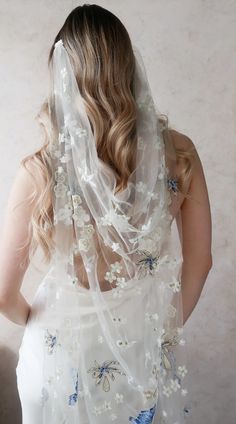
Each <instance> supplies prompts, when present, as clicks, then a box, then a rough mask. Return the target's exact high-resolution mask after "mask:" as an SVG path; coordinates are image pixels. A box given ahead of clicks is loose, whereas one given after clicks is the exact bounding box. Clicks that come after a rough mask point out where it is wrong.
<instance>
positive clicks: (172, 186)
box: [167, 177, 179, 195]
mask: <svg viewBox="0 0 236 424" xmlns="http://www.w3.org/2000/svg"><path fill="white" fill-rule="evenodd" d="M167 185H168V189H169V190H170V191H172V192H173V193H174V194H175V195H177V192H178V191H179V188H178V179H177V178H171V177H169V178H168V179H167Z"/></svg>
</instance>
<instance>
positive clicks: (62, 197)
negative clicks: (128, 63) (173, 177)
mask: <svg viewBox="0 0 236 424" xmlns="http://www.w3.org/2000/svg"><path fill="white" fill-rule="evenodd" d="M134 54H135V65H136V68H135V81H134V96H135V101H136V105H137V121H136V122H137V124H136V134H137V145H136V149H135V148H134V152H135V151H136V152H137V153H136V166H135V170H134V171H133V173H132V174H131V175H130V177H129V180H128V184H127V187H126V188H125V189H124V190H123V191H120V192H118V193H116V191H115V189H116V178H115V174H114V172H113V171H112V170H111V168H110V167H109V166H108V165H107V164H105V163H104V162H103V161H101V160H100V159H99V157H98V154H97V150H96V142H95V137H94V134H93V131H92V128H91V125H90V121H89V119H88V115H87V113H86V109H85V106H84V102H83V98H82V96H81V94H80V90H79V87H78V84H77V81H76V79H75V76H74V72H73V68H72V65H71V62H70V59H69V56H68V54H67V51H66V49H65V47H64V45H63V42H62V40H60V41H58V42H57V43H56V44H55V48H54V53H53V62H52V80H53V81H52V82H53V92H52V93H51V95H50V98H49V104H50V111H51V121H52V123H53V126H52V131H51V140H50V143H51V157H52V165H53V169H52V176H53V184H54V186H53V211H54V242H55V249H54V254H53V260H52V264H53V267H52V272H51V276H50V279H49V280H48V282H47V295H46V301H47V302H48V311H50V317H49V316H48V314H47V322H45V323H44V324H45V328H44V339H45V353H44V367H43V376H44V377H43V378H44V384H43V388H42V402H43V406H44V408H43V411H44V416H43V423H44V424H49V423H50V424H53V423H55V424H56V423H57V424H58V423H59V422H60V423H70V424H71V423H76V424H78V423H83V424H85V422H86V423H87V422H89V423H94V424H95V423H96V424H101V423H102V424H104V423H108V422H110V421H114V422H116V423H119V424H123V423H126V422H127V423H128V422H133V423H152V422H158V423H166V424H177V423H179V424H181V423H182V422H184V400H185V395H186V393H187V390H186V388H185V385H184V381H185V380H184V377H185V375H186V373H187V369H186V365H185V355H184V347H183V346H184V344H185V340H184V338H183V334H182V333H183V323H182V303H181V302H182V301H181V283H180V265H181V259H180V258H175V257H173V256H172V255H171V253H170V249H169V242H168V240H169V237H170V229H171V222H172V216H171V215H170V213H169V205H170V202H171V195H170V187H169V184H168V181H169V180H168V168H167V167H166V165H165V151H164V149H165V147H164V141H163V134H162V128H161V126H160V122H159V121H158V119H157V112H156V110H155V106H154V102H153V99H152V96H151V92H150V88H149V84H148V80H147V77H146V73H145V68H144V65H143V62H142V58H141V55H140V53H139V52H138V49H137V48H136V47H135V48H134ZM134 147H135V146H134ZM45 319H46V318H45ZM183 380H184V381H183ZM154 416H155V420H156V419H157V421H153V420H154ZM83 417H89V418H87V420H88V419H89V421H87V420H86V419H85V418H83ZM120 417H122V418H120ZM125 417H126V418H125Z"/></svg>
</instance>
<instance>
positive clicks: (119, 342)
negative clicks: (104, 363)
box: [116, 338, 137, 350]
mask: <svg viewBox="0 0 236 424" xmlns="http://www.w3.org/2000/svg"><path fill="white" fill-rule="evenodd" d="M135 343H137V342H136V340H132V341H128V340H127V338H126V339H125V340H117V341H116V344H117V346H118V347H120V348H122V350H126V349H127V348H129V347H131V346H133V345H134V344H135Z"/></svg>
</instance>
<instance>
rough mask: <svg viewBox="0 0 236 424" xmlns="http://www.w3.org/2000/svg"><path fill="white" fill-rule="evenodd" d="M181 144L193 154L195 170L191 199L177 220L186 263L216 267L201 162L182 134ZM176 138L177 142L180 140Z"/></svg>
mask: <svg viewBox="0 0 236 424" xmlns="http://www.w3.org/2000/svg"><path fill="white" fill-rule="evenodd" d="M177 138H178V140H177V143H178V144H179V145H180V146H181V148H183V149H186V150H187V149H192V150H193V153H194V154H193V163H192V164H193V170H192V176H191V180H190V182H189V186H188V194H189V195H190V196H191V198H186V197H185V198H184V200H183V202H182V204H181V206H180V211H179V215H178V218H177V220H176V222H177V226H178V230H179V234H180V240H181V244H182V254H183V260H184V261H185V262H186V261H188V260H192V258H194V260H198V259H199V260H200V261H201V263H202V262H206V263H207V264H210V265H211V263H212V255H211V240H212V223H211V211H210V202H209V196H208V190H207V184H206V179H205V175H204V170H203V166H202V163H201V159H200V157H199V155H198V152H197V150H196V147H195V145H194V143H193V142H192V140H191V139H190V138H189V137H187V136H186V135H184V134H181V133H178V137H177ZM177 138H176V137H175V139H177Z"/></svg>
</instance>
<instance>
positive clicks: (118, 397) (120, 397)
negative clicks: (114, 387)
mask: <svg viewBox="0 0 236 424" xmlns="http://www.w3.org/2000/svg"><path fill="white" fill-rule="evenodd" d="M115 401H116V402H117V403H123V401H124V396H123V395H122V394H121V393H116V394H115Z"/></svg>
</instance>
